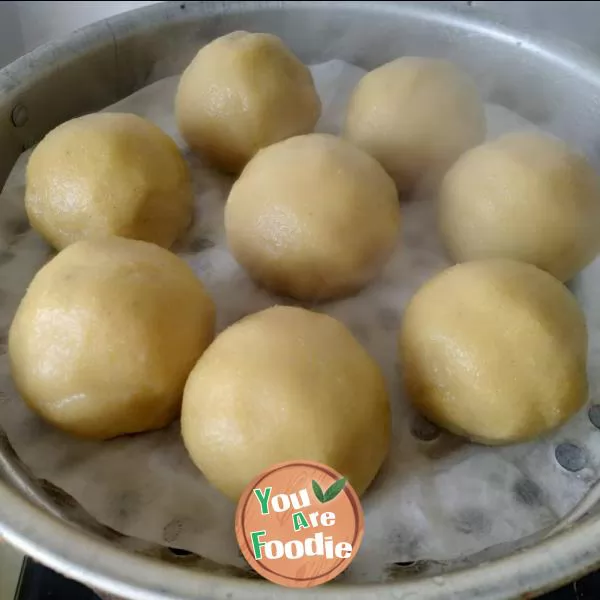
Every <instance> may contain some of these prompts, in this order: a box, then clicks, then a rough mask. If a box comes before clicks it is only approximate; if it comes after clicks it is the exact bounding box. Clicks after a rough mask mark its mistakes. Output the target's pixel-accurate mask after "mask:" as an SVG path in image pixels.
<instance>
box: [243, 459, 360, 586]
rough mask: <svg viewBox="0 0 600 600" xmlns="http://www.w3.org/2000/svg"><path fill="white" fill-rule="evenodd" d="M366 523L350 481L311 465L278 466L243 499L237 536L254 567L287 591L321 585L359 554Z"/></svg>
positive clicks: (268, 472)
mask: <svg viewBox="0 0 600 600" xmlns="http://www.w3.org/2000/svg"><path fill="white" fill-rule="evenodd" d="M363 532H364V517H363V511H362V508H361V506H360V501H359V499H358V496H357V494H356V492H355V491H354V490H353V489H352V487H351V486H350V483H349V482H348V481H347V480H346V478H345V477H342V476H341V475H340V474H339V473H337V472H336V471H334V470H333V469H331V468H330V467H327V466H325V465H322V464H319V463H316V462H311V461H289V462H284V463H280V464H278V465H274V466H272V467H271V468H269V469H267V470H266V471H265V472H263V473H262V474H261V475H259V476H258V477H257V478H256V479H255V480H254V481H252V482H251V483H250V485H249V486H248V487H247V488H246V490H245V491H244V493H243V494H242V497H241V498H240V501H239V504H238V507H237V512H236V515H235V533H236V536H237V541H238V544H239V546H240V549H241V551H242V553H243V554H244V557H245V558H246V560H247V561H248V562H249V563H250V566H251V567H252V568H253V569H254V570H255V571H256V572H257V573H259V574H260V575H262V576H263V577H264V578H265V579H268V580H269V581H272V582H273V583H278V584H280V585H285V586H287V587H296V588H306V587H313V586H315V585H320V584H322V583H325V582H326V581H329V580H330V579H333V578H334V577H336V576H337V575H339V574H340V573H341V572H342V571H344V570H345V569H346V568H347V567H348V565H349V564H350V563H351V562H352V560H353V558H354V557H355V556H356V553H357V552H358V548H359V546H360V543H361V541H362V536H363Z"/></svg>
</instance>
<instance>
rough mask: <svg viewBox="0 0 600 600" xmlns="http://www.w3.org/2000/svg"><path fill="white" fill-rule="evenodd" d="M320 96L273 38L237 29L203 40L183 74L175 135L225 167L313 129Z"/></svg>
mask: <svg viewBox="0 0 600 600" xmlns="http://www.w3.org/2000/svg"><path fill="white" fill-rule="evenodd" d="M320 115H321V101H320V100H319V97H318V95H317V92H316V90H315V86H314V83H313V80H312V76H311V74H310V71H309V70H308V68H307V67H306V66H305V65H303V64H302V63H301V62H300V61H299V60H298V58H296V56H295V55H294V54H293V53H292V52H291V51H290V50H289V49H288V48H287V47H286V46H285V45H284V44H283V42H282V41H281V40H280V39H279V38H278V37H276V36H274V35H271V34H268V33H248V32H246V31H236V32H234V33H230V34H228V35H225V36H223V37H220V38H218V39H216V40H214V41H213V42H211V43H210V44H208V45H206V46H204V48H202V49H201V50H200V51H199V52H198V54H197V55H196V57H195V58H194V60H193V61H192V62H191V64H190V65H189V66H188V68H187V69H186V70H185V71H184V73H183V75H182V76H181V81H180V83H179V88H178V89H177V96H176V99H175V116H176V117H177V123H178V126H179V130H180V132H181V135H182V136H183V137H184V138H185V140H186V142H187V143H188V144H189V146H190V147H191V148H192V150H195V151H197V152H200V153H201V154H203V155H204V156H205V157H206V158H208V159H209V160H210V161H211V162H212V163H213V164H215V165H216V166H218V167H220V168H221V169H224V170H226V171H232V172H238V171H240V170H241V169H242V168H243V167H244V165H245V164H246V163H247V162H248V161H249V160H250V159H251V158H252V156H254V154H256V152H258V150H260V149H261V148H264V147H265V146H269V145H270V144H273V143H274V142H279V141H280V140H284V139H286V138H288V137H291V136H293V135H299V134H302V133H309V132H311V131H312V130H313V129H314V127H315V125H316V123H317V121H318V120H319V116H320Z"/></svg>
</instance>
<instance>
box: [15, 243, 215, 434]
mask: <svg viewBox="0 0 600 600" xmlns="http://www.w3.org/2000/svg"><path fill="white" fill-rule="evenodd" d="M214 321H215V311H214V306H213V303H212V301H211V299H210V298H209V297H208V295H207V294H206V292H205V291H204V288H203V286H202V283H201V282H200V281H199V280H198V279H197V278H196V276H195V274H194V272H193V271H192V270H191V269H190V268H189V267H188V266H187V265H186V263H185V262H184V261H183V260H181V259H180V258H178V257H177V256H176V255H175V254H172V253H171V252H169V251H167V250H164V249H163V248H160V247H159V246H156V245H154V244H149V243H147V242H141V241H135V240H128V239H125V238H118V237H108V238H103V239H101V240H86V241H81V242H76V243H75V244H72V245H70V246H69V247H68V248H66V249H65V250H63V251H62V252H60V253H59V254H58V255H57V256H56V257H55V258H53V259H52V260H51V261H50V262H49V263H47V264H46V265H45V266H44V267H43V268H42V269H41V270H40V271H39V272H38V273H37V274H36V276H35V277H34V279H33V281H32V282H31V284H30V286H29V289H28V290H27V293H26V294H25V297H24V298H23V300H22V301H21V304H20V306H19V308H18V310H17V313H16V315H15V318H14V320H13V323H12V325H11V328H10V333H9V355H10V363H11V370H12V377H13V380H14V382H15V385H16V387H17V390H18V391H19V393H20V394H21V396H22V397H23V399H24V400H25V402H26V403H27V404H28V405H29V407H30V408H31V409H33V410H34V411H35V412H37V413H38V414H39V415H40V416H41V417H43V418H44V419H46V420H47V421H49V422H50V423H52V424H53V425H56V426H57V427H59V428H61V429H63V430H65V431H67V432H69V433H73V434H76V435H79V436H83V437H89V438H97V439H106V438H111V437H115V436H118V435H121V434H125V433H136V432H139V431H146V430H150V429H156V428H159V427H163V426H164V425H167V424H168V423H169V422H170V421H171V420H172V419H173V418H175V417H176V416H177V414H178V412H179V409H180V406H181V398H182V393H183V387H184V384H185V381H186V379H187V376H188V375H189V372H190V371H191V369H192V367H193V366H194V364H195V362H196V360H197V359H198V357H199V356H200V355H201V354H202V352H203V351H204V349H205V348H206V347H207V346H208V344H209V343H210V341H211V340H212V337H213V332H214Z"/></svg>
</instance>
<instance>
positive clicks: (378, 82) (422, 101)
mask: <svg viewBox="0 0 600 600" xmlns="http://www.w3.org/2000/svg"><path fill="white" fill-rule="evenodd" d="M344 135H345V136H346V137H347V138H348V139H349V140H351V141H352V142H354V143H355V144H356V145H357V146H359V147H360V148H362V149H363V150H365V151H366V152H369V154H371V155H372V156H374V157H375V158H376V159H377V160H378V161H379V162H380V163H381V164H382V165H383V166H384V168H385V169H386V171H387V172H388V173H389V174H390V175H391V176H392V177H393V178H394V179H395V180H396V183H397V185H398V187H399V189H401V190H407V189H409V188H411V187H413V186H414V185H416V184H417V183H418V182H419V180H420V179H422V178H423V177H424V176H426V175H428V174H429V173H437V172H438V171H439V170H440V169H443V168H445V167H447V166H448V165H450V164H451V163H452V162H453V161H454V160H456V158H458V157H459V156H460V155H461V154H462V153H463V152H464V151H465V150H467V149H468V148H471V147H472V146H475V145H476V144H479V143H481V142H482V141H483V139H484V137H485V114H484V106H483V102H482V100H481V98H480V96H479V93H478V91H477V88H476V87H475V84H474V83H473V81H472V80H471V78H470V77H469V76H468V75H466V74H465V73H463V72H462V71H460V70H459V69H458V68H457V67H455V66H454V65H453V64H452V63H450V62H448V61H446V60H437V59H431V58H418V57H412V56H408V57H403V58H398V59H396V60H393V61H392V62H389V63H386V64H384V65H382V66H381V67H378V68H377V69H374V70H373V71H371V72H370V73H367V74H366V75H365V76H364V77H363V78H362V79H361V80H360V81H359V82H358V85H357V86H356V88H355V89H354V91H353V92H352V95H351V97H350V102H349V104H348V111H347V113H346V123H345V129H344Z"/></svg>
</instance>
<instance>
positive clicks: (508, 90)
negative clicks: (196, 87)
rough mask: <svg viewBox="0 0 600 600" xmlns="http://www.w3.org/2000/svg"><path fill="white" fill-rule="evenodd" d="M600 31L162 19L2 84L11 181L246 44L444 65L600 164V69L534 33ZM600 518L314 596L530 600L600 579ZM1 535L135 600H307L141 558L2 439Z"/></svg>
mask: <svg viewBox="0 0 600 600" xmlns="http://www.w3.org/2000/svg"><path fill="white" fill-rule="evenodd" d="M533 5H539V6H538V7H537V8H535V7H534V6H533ZM550 5H554V6H550ZM584 5H587V6H584ZM591 5H596V6H595V7H594V6H591ZM565 10H567V11H568V18H567V17H565V15H567V13H565V12H564V11H565ZM540 15H541V16H540ZM598 18H600V7H598V5H597V4H596V3H572V2H569V3H548V2H541V3H533V2H515V3H513V2H505V3H502V2H483V3H482V2H425V3H397V2H248V3H244V2H166V3H160V4H157V5H154V6H151V7H147V8H144V9H140V10H136V11H133V12H130V13H125V14H123V15H120V16H117V17H113V18H111V19H108V20H106V21H103V22H100V23H97V24H95V25H92V26H90V27H87V28H85V29H82V30H80V31H78V32H76V33H75V34H73V35H71V36H69V37H68V38H66V39H64V40H60V41H58V42H52V43H50V44H47V45H46V46H43V47H41V48H39V49H38V50H36V51H34V52H32V53H31V54H29V55H27V56H25V57H23V58H21V59H19V60H17V61H16V62H15V63H13V64H12V65H10V66H8V67H6V68H5V69H3V70H2V71H0V148H1V152H0V181H2V182H3V181H4V180H5V178H6V176H7V175H8V173H9V172H10V170H11V168H12V166H13V164H14V162H15V161H16V159H17V157H18V156H19V154H20V153H21V152H22V151H23V150H25V149H27V148H29V147H31V146H32V145H33V144H35V143H36V142H37V141H39V140H40V139H41V138H42V136H43V135H44V134H45V133H46V132H48V131H49V130H50V129H52V128H53V127H55V126H56V125H58V124H59V123H61V122H63V121H65V120H67V119H69V118H72V117H74V116H76V115H78V114H82V113H86V112H90V111H94V110H97V109H100V108H102V107H104V106H106V105H108V104H111V103H113V102H115V101H117V100H118V99H120V98H123V97H124V96H127V95H128V94H130V93H132V92H134V91H135V90H137V89H139V88H141V87H143V86H145V85H147V84H149V83H151V82H152V81H154V80H156V79H159V78H162V77H165V76H168V75H172V74H175V73H177V72H179V71H181V70H182V68H183V67H184V66H185V65H186V63H187V62H188V61H189V60H190V58H191V56H192V55H193V53H194V52H195V51H196V50H197V48H198V47H200V46H201V45H203V44H205V43H206V42H208V41H209V40H211V39H213V38H215V37H217V36H219V35H222V34H224V33H227V32H230V31H233V30H236V29H246V30H250V31H264V32H271V33H274V34H276V35H279V36H280V37H282V38H283V39H284V40H285V42H286V43H287V44H289V45H290V46H291V48H292V49H293V50H294V51H295V52H296V53H297V54H298V55H299V56H300V57H301V58H302V60H303V61H304V62H306V63H314V62H323V61H325V60H328V59H333V58H339V59H343V60H346V61H348V62H351V63H354V64H357V65H359V66H361V67H363V68H366V69H370V68H373V67H375V66H377V65H379V64H381V63H383V62H385V61H388V60H391V59H393V58H396V57H398V56H401V55H406V54H413V55H422V56H443V57H446V58H448V59H450V60H453V61H456V62H457V63H458V64H460V65H462V67H464V68H465V69H467V70H468V71H469V72H470V73H471V75H472V76H473V77H474V78H475V79H476V81H477V83H478V85H479V87H480V89H481V90H482V91H483V93H484V95H485V97H486V100H489V101H492V102H496V103H498V104H503V105H504V106H506V107H507V108H510V109H512V110H514V111H515V112H518V113H519V114H521V116H523V117H525V118H527V119H529V120H530V121H532V122H534V123H539V122H541V121H544V120H545V119H547V118H548V116H549V115H551V116H554V117H559V118H560V120H561V121H562V122H565V123H568V131H565V132H564V135H563V137H565V138H567V139H568V140H569V141H572V142H574V143H576V144H577V145H579V146H580V147H583V148H585V149H587V150H588V152H590V153H591V154H592V155H594V154H595V155H598V154H600V147H599V146H598V145H597V144H596V146H594V144H595V140H594V130H597V129H598V128H599V127H600V111H599V110H598V106H600V62H597V61H596V59H595V58H594V56H593V54H592V53H591V52H588V51H585V50H583V49H582V48H581V47H579V46H576V45H575V44H572V43H571V42H565V41H556V39H554V38H550V37H545V36H543V37H540V36H534V35H530V34H529V33H524V30H526V29H527V28H528V27H529V26H536V25H538V23H539V22H542V24H543V25H544V26H545V28H546V29H550V30H553V31H554V33H559V34H560V35H561V37H562V38H564V37H571V38H573V37H574V35H573V34H574V32H575V33H577V32H580V34H581V35H580V36H579V37H580V38H581V39H579V41H580V42H581V43H583V44H584V45H590V44H593V43H594V39H595V32H594V30H593V27H592V26H593V23H594V22H595V23H597V22H598ZM499 23H502V25H500V24H499ZM584 38H587V39H584ZM588 40H589V43H588ZM167 59H168V60H167ZM594 158H597V156H594ZM1 209H2V207H1V206H0V210H1ZM0 393H1V391H0ZM589 504H590V505H591V508H590V510H588V511H587V512H586V511H582V512H585V514H584V515H583V516H582V517H581V518H579V519H578V520H576V521H575V522H574V523H572V524H570V525H569V526H568V527H564V528H562V529H561V530H560V531H558V532H557V533H555V534H554V535H552V536H550V537H548V538H546V539H545V540H543V541H541V542H537V543H530V544H527V542H525V543H524V544H522V546H524V547H521V549H520V550H518V551H516V552H515V551H513V553H512V554H510V553H509V554H508V555H505V556H503V557H501V558H495V559H493V560H489V559H488V560H487V561H486V562H479V563H475V566H473V565H468V566H465V565H466V563H464V562H462V563H456V564H454V565H449V566H448V569H445V570H444V572H443V574H437V575H435V576H434V575H427V574H422V575H420V576H418V575H413V576H407V577H406V578H405V579H402V580H401V581H394V582H390V583H382V584H369V585H360V586H350V585H348V584H345V583H343V581H340V582H334V583H332V584H328V585H326V586H323V587H320V588H316V589H314V590H311V594H312V595H314V596H318V597H323V598H338V597H339V598H342V597H343V598H344V599H346V600H349V599H352V600H358V599H359V598H361V599H362V598H364V599H365V600H366V599H367V598H370V597H373V595H375V594H377V595H378V597H380V598H398V599H406V600H408V599H417V598H418V599H419V600H434V599H435V600H452V599H455V600H465V599H466V598H472V599H475V598H485V599H486V600H492V599H500V598H512V597H515V596H520V595H521V594H527V597H531V596H530V594H534V593H538V592H542V591H544V590H546V589H551V588H553V587H556V586H558V585H560V584H561V583H563V582H565V581H567V580H569V579H572V578H575V577H578V576H580V575H582V574H583V573H585V572H587V571H589V570H591V569H593V568H594V567H595V566H596V565H597V564H599V563H600V514H599V513H598V511H597V510H594V507H593V503H592V502H589ZM0 535H2V536H4V537H5V538H6V539H7V540H8V541H9V542H10V543H12V544H14V545H15V546H17V547H18V548H20V549H21V550H22V551H24V552H26V553H27V554H30V555H31V556H33V557H34V558H35V559H37V560H39V561H40V562H43V563H45V564H47V565H49V566H50V567H52V568H53V569H56V570H57V571H59V572H61V573H63V574H65V575H67V576H69V577H72V578H74V579H78V580H80V581H83V582H85V583H86V584H88V585H90V586H92V587H95V588H97V589H100V590H103V591H105V592H108V593H112V594H115V595H117V596H121V597H125V598H132V599H133V598H135V599H138V598H139V599H142V598H143V599H144V600H149V599H159V598H161V599H162V598H173V599H178V600H183V599H186V600H188V599H189V600H192V599H193V600H198V599H200V598H215V599H216V598H237V599H244V600H250V599H257V600H258V599H263V598H270V597H282V596H287V597H300V596H301V595H302V597H306V592H302V591H295V590H288V589H285V588H280V587H276V586H274V585H271V584H269V583H267V582H265V581H262V580H260V579H256V578H255V579H251V578H248V574H247V573H244V572H242V571H240V570H236V569H233V568H227V567H222V566H220V565H216V564H215V563H213V562H211V561H208V560H206V559H202V558H199V557H195V558H189V557H188V558H185V559H183V558H182V559H177V557H174V556H172V555H170V554H169V553H168V551H167V550H166V549H160V548H158V549H156V551H153V552H151V551H148V550H147V549H145V550H144V551H143V552H140V551H136V543H135V540H127V539H126V540H123V536H120V535H119V534H118V533H117V532H114V531H112V530H110V529H108V528H106V527H104V526H102V525H101V524H99V523H98V522H96V521H95V520H94V519H93V518H92V517H91V516H89V515H88V514H87V513H86V512H85V510H84V509H83V508H82V507H80V506H79V505H78V504H77V503H76V502H75V501H74V500H73V499H72V498H70V497H69V496H68V495H66V494H65V493H64V492H62V491H61V490H59V489H57V488H55V487H54V486H52V485H51V484H49V483H48V482H46V481H43V480H38V479H36V477H35V475H34V474H32V473H30V472H28V470H27V468H26V467H25V465H23V464H22V463H21V461H20V460H19V457H18V456H16V454H15V453H14V451H13V450H12V448H11V446H10V444H9V442H8V440H7V439H6V436H3V434H2V429H1V423H0Z"/></svg>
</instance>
